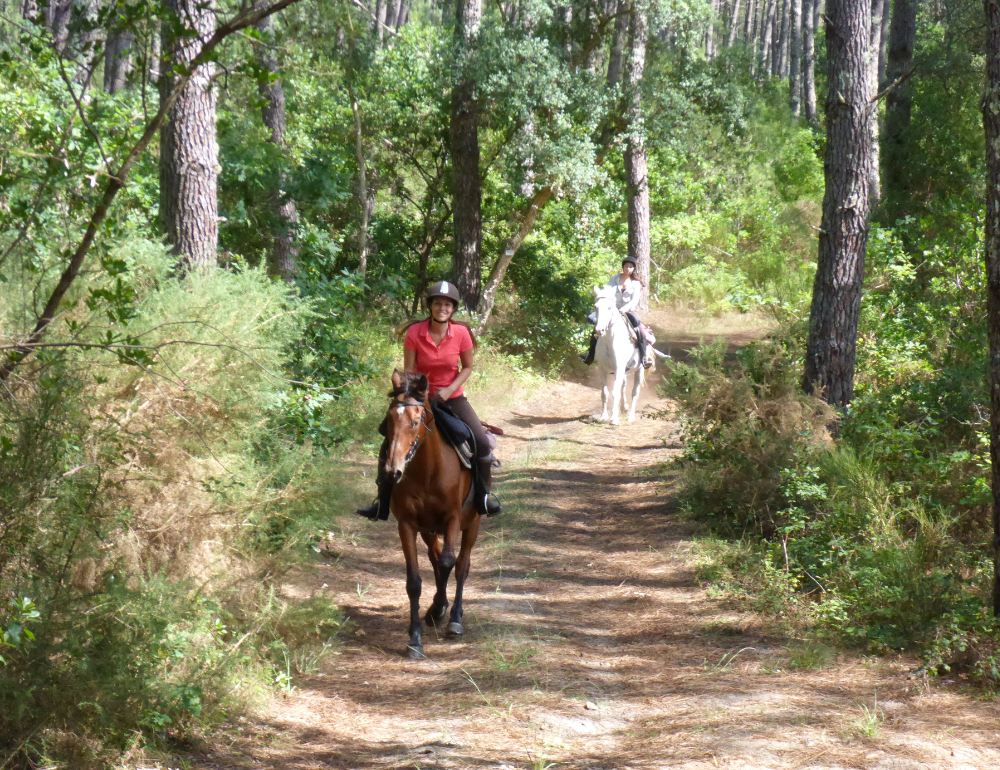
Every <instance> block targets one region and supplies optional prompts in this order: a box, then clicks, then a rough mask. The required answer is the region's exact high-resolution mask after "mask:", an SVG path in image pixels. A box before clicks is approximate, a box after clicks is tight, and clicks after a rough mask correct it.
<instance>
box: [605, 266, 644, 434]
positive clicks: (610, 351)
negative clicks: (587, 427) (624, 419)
mask: <svg viewBox="0 0 1000 770" xmlns="http://www.w3.org/2000/svg"><path fill="white" fill-rule="evenodd" d="M594 294H596V295H597V300H596V301H595V302H594V310H595V312H596V315H597V321H596V323H595V324H594V333H595V334H596V335H597V337H598V340H597V350H596V351H595V353H594V364H595V365H596V366H597V370H598V371H599V372H602V373H603V374H604V389H603V390H602V391H601V405H602V406H603V411H602V412H601V417H600V420H601V422H608V417H609V416H608V396H609V395H610V396H611V415H610V420H611V424H612V425H617V424H618V410H619V407H620V406H621V400H622V396H623V395H624V396H625V409H626V411H627V412H628V421H629V422H635V405H636V402H637V401H638V400H639V390H640V389H641V388H642V384H643V382H644V381H645V377H646V370H645V369H644V368H643V366H642V360H641V359H640V357H639V351H638V349H637V348H636V346H635V343H634V342H632V338H631V337H630V336H629V329H628V321H627V320H625V316H623V315H622V314H621V313H620V312H619V311H618V306H617V304H616V303H615V290H614V289H613V288H610V289H609V288H607V287H604V288H601V287H598V286H595V287H594ZM629 373H634V377H635V380H634V384H633V387H632V400H631V403H629V400H628V393H627V391H626V389H625V385H626V376H627V375H628V374H629ZM612 377H613V378H614V381H613V384H612V385H611V387H610V389H609V387H608V383H609V382H611V381H612V380H611V378H612Z"/></svg>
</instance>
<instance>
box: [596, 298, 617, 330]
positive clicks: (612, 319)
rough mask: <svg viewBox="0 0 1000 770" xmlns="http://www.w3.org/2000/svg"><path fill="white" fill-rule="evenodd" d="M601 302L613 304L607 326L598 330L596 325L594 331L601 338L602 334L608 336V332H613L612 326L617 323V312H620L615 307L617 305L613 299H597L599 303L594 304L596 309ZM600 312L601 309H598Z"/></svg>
mask: <svg viewBox="0 0 1000 770" xmlns="http://www.w3.org/2000/svg"><path fill="white" fill-rule="evenodd" d="M601 302H609V303H611V311H610V314H609V315H608V323H607V325H606V326H605V327H604V328H603V329H599V328H597V326H596V324H595V326H594V331H595V332H597V334H598V336H600V335H602V334H606V333H607V332H609V331H611V325H612V324H613V323H614V322H615V314H616V313H617V310H618V309H617V308H616V307H615V306H614V305H615V301H614V299H613V298H611V297H598V298H597V302H595V303H594V307H597V306H598V305H599V304H600V303H601ZM598 310H599V308H598ZM619 315H620V314H619Z"/></svg>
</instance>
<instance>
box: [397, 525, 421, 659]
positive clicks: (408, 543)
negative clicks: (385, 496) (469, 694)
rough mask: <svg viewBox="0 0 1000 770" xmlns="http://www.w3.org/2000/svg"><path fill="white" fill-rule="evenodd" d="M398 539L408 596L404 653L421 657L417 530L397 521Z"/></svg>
mask: <svg viewBox="0 0 1000 770" xmlns="http://www.w3.org/2000/svg"><path fill="white" fill-rule="evenodd" d="M399 540H400V542H401V543H402V544H403V558H404V559H406V595H407V596H408V597H410V629H409V634H410V643H409V644H407V645H406V654H407V656H409V657H410V658H414V659H416V658H423V657H424V646H423V644H422V643H421V641H420V638H421V636H422V635H423V632H424V627H423V625H422V624H421V622H420V564H419V562H418V561H417V530H416V529H415V528H414V527H413V526H411V525H410V524H405V523H403V522H402V521H401V522H399Z"/></svg>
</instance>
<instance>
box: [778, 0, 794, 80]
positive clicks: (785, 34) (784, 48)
mask: <svg viewBox="0 0 1000 770" xmlns="http://www.w3.org/2000/svg"><path fill="white" fill-rule="evenodd" d="M790 6H791V2H790V0H783V2H782V4H781V35H780V36H779V38H778V75H779V77H782V78H787V77H788V76H789V74H790V73H791V64H790V63H789V61H788V59H789V56H788V54H789V38H790V37H791V35H790V33H791V26H792V25H791V8H790Z"/></svg>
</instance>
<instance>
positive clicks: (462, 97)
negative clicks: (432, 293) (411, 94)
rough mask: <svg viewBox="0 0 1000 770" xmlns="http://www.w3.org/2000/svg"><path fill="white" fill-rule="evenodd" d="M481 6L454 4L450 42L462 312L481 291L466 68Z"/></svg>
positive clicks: (470, 83) (474, 131) (472, 102)
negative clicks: (456, 71) (455, 78)
mask: <svg viewBox="0 0 1000 770" xmlns="http://www.w3.org/2000/svg"><path fill="white" fill-rule="evenodd" d="M482 15H483V0H458V2H457V3H456V18H455V42H456V44H457V47H458V50H459V62H460V65H461V70H462V72H461V76H460V79H459V82H458V83H457V84H456V85H455V88H454V90H453V91H452V95H451V163H452V200H453V203H452V211H453V216H454V223H455V239H454V241H455V252H454V270H455V284H456V285H457V286H458V291H459V294H461V296H462V301H463V302H464V303H465V306H466V307H467V308H469V310H471V311H473V312H474V311H475V310H476V309H477V308H478V307H479V297H480V292H481V290H482V271H483V268H482V261H481V250H482V243H483V213H482V203H483V193H482V185H481V181H480V178H479V173H480V172H479V111H478V107H477V104H476V82H475V80H474V79H473V78H472V75H471V73H470V71H469V67H468V64H469V62H470V60H471V54H472V51H473V49H474V48H475V45H476V39H477V38H478V37H479V25H480V21H481V20H482Z"/></svg>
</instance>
